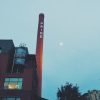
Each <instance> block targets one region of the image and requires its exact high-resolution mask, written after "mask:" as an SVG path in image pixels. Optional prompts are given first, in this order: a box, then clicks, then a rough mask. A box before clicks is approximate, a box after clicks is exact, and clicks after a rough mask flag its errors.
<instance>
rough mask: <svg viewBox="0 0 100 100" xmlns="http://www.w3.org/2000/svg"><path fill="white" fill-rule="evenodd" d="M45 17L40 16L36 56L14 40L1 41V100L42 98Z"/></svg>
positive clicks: (34, 99) (37, 99)
mask: <svg viewBox="0 0 100 100" xmlns="http://www.w3.org/2000/svg"><path fill="white" fill-rule="evenodd" d="M43 31H44V15H43V14H40V15H39V25H38V35H37V47H36V54H29V53H28V48H27V47H25V46H24V45H21V46H19V47H15V46H14V43H13V41H12V40H0V100H46V99H43V98H41V87H42V52H43Z"/></svg>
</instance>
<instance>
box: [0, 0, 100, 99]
mask: <svg viewBox="0 0 100 100" xmlns="http://www.w3.org/2000/svg"><path fill="white" fill-rule="evenodd" d="M41 12H42V13H44V14H45V20H44V22H45V24H44V52H43V84H42V85H43V86H42V87H43V89H42V91H43V92H42V96H43V97H45V98H47V99H49V100H56V93H57V89H58V87H60V86H61V85H64V84H65V83H66V82H71V83H73V84H74V85H75V84H76V83H77V85H78V86H79V87H80V88H79V89H80V92H82V93H84V92H87V90H92V89H100V0H0V39H13V41H14V43H15V45H16V46H18V45H19V44H20V43H25V44H26V46H27V47H28V48H29V52H30V53H31V54H35V49H36V39H37V27H38V15H39V13H41Z"/></svg>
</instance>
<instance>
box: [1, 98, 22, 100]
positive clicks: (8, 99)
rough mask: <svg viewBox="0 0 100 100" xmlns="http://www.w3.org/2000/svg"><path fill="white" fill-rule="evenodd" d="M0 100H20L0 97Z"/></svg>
mask: <svg viewBox="0 0 100 100" xmlns="http://www.w3.org/2000/svg"><path fill="white" fill-rule="evenodd" d="M0 100H21V99H20V98H18V97H0Z"/></svg>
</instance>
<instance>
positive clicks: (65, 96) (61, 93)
mask: <svg viewBox="0 0 100 100" xmlns="http://www.w3.org/2000/svg"><path fill="white" fill-rule="evenodd" d="M80 97H81V94H80V92H79V87H78V86H77V85H75V86H73V84H72V83H66V84H65V85H64V86H61V88H58V91H57V100H80Z"/></svg>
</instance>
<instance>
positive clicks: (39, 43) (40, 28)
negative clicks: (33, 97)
mask: <svg viewBox="0 0 100 100" xmlns="http://www.w3.org/2000/svg"><path fill="white" fill-rule="evenodd" d="M43 37H44V14H42V13H41V14H39V23H38V34H37V47H36V62H37V71H38V95H39V96H41V91H42V55H43Z"/></svg>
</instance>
